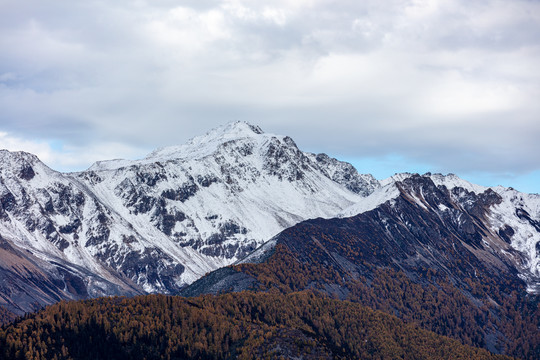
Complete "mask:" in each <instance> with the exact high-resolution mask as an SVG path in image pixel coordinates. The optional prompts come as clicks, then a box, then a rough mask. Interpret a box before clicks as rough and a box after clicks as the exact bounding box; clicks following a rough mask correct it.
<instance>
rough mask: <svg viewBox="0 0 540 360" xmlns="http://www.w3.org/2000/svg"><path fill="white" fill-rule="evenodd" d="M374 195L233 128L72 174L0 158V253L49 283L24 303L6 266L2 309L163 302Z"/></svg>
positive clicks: (322, 158) (329, 167)
mask: <svg viewBox="0 0 540 360" xmlns="http://www.w3.org/2000/svg"><path fill="white" fill-rule="evenodd" d="M379 186H380V185H379V182H378V181H377V180H375V179H374V178H373V177H372V176H371V175H361V174H358V172H357V171H356V170H355V169H354V168H353V167H352V166H351V165H350V164H347V163H344V162H340V161H338V160H336V159H332V158H330V157H328V156H327V155H325V154H319V155H315V154H310V153H305V152H302V151H300V150H299V149H298V148H297V146H296V144H295V143H294V141H293V140H292V139H291V138H289V137H286V136H278V135H273V134H266V133H263V132H262V130H261V129H260V128H258V127H256V126H253V125H250V124H247V123H243V122H236V123H231V124H228V125H226V126H223V127H220V128H217V129H214V130H212V131H210V132H209V133H207V134H206V135H203V136H200V137H196V138H194V139H192V140H190V141H189V142H188V143H187V144H184V145H180V146H173V147H168V148H164V149H160V150H157V151H154V152H153V153H151V154H150V155H148V156H147V157H146V158H144V159H142V160H135V161H128V160H112V161H103V162H98V163H96V164H94V165H93V166H92V167H91V168H89V169H88V170H87V171H84V172H79V173H70V174H62V173H59V172H56V171H53V170H51V169H49V168H48V167H47V166H45V165H44V164H43V163H41V162H40V161H39V159H37V157H35V156H34V155H31V154H27V153H20V152H19V153H12V152H8V151H5V150H4V151H1V152H0V235H1V236H2V239H3V241H4V242H5V244H6V246H5V247H6V248H8V247H9V248H10V249H12V250H10V252H9V253H8V252H5V253H3V254H4V255H5V257H6V258H8V257H9V258H12V257H13V254H14V253H16V254H19V255H20V256H22V255H21V254H23V255H24V256H23V257H25V258H26V257H31V261H32V263H33V264H35V267H36V269H42V268H44V266H43V264H48V265H47V269H48V270H47V271H46V272H45V273H44V274H42V275H43V277H44V278H46V279H47V281H50V282H51V283H52V284H55V285H54V286H53V287H54V291H53V290H51V293H54V295H51V296H49V297H42V298H39V297H36V296H33V295H31V294H28V290H27V289H24V288H23V287H21V286H19V284H18V281H19V280H20V279H19V278H17V276H18V275H20V274H17V268H16V266H15V267H11V268H10V267H8V266H7V265H6V266H3V265H2V266H3V267H2V269H1V270H2V271H4V272H5V273H6V274H8V273H9V274H10V276H11V277H12V278H13V280H12V281H4V283H3V284H0V287H1V288H0V290H1V294H2V296H3V297H4V298H5V299H4V304H7V305H11V306H12V308H13V309H15V310H19V311H20V310H28V309H30V308H31V306H30V303H31V302H32V301H31V300H32V299H33V300H34V301H36V302H37V303H50V302H52V301H50V299H58V298H78V297H85V296H98V295H110V294H131V293H137V292H164V293H173V292H175V291H177V290H178V289H180V288H181V287H182V286H184V285H186V284H189V283H191V282H193V281H194V280H196V279H198V278H200V277H201V276H202V275H204V274H205V273H207V272H209V271H212V270H215V269H217V268H218V267H222V266H225V265H228V264H231V263H233V262H235V261H237V260H238V259H240V258H242V257H244V256H245V255H247V254H248V253H250V252H251V251H252V250H254V249H255V248H257V247H258V246H259V245H261V244H262V243H263V242H265V241H266V240H267V239H269V238H270V237H272V236H274V235H275V234H277V233H278V232H279V231H281V230H283V229H285V228H287V227H289V226H292V225H294V224H296V223H298V222H300V221H302V220H305V219H308V218H317V217H324V218H331V217H334V216H336V215H337V214H338V213H339V212H341V211H343V210H344V209H345V208H347V207H349V206H350V205H352V204H355V203H357V202H359V201H361V200H362V199H363V198H364V197H365V196H366V195H368V194H370V193H372V192H373V191H374V190H375V189H376V188H378V187H379ZM8 263H9V262H8V261H7V260H4V263H3V264H8ZM40 264H41V265H40ZM0 265H1V264H0ZM36 271H37V270H36ZM16 275H17V276H16ZM6 276H7V275H6ZM32 276H33V275H32V274H29V275H28V276H27V280H28V278H31V277H32ZM5 278H6V279H7V277H5ZM71 278H76V279H77V284H78V285H77V287H76V288H77V291H75V290H74V287H73V286H70V285H69V284H68V282H69V281H67V280H66V279H71ZM50 287H51V286H49V287H48V288H50ZM16 294H18V295H16ZM15 298H25V299H28V300H27V301H26V302H20V301H19V304H15V302H14V300H13V299H15ZM0 305H1V303H0Z"/></svg>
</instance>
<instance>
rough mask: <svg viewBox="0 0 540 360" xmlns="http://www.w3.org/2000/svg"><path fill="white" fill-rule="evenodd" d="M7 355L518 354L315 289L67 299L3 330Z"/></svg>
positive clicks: (1, 345)
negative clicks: (462, 339) (447, 334)
mask: <svg viewBox="0 0 540 360" xmlns="http://www.w3.org/2000/svg"><path fill="white" fill-rule="evenodd" d="M0 349H1V350H0V358H2V359H187V358H189V359H229V358H238V359H274V358H295V357H298V356H302V358H304V359H510V358H509V357H506V356H500V355H493V354H491V353H489V352H488V351H487V350H484V349H478V348H473V347H470V346H466V345H463V344H461V343H460V342H459V341H457V340H453V339H450V338H447V337H443V336H440V335H436V334H435V333H433V332H429V331H426V330H422V329H420V328H419V327H418V326H417V325H415V324H413V323H406V322H403V321H402V320H400V319H398V318H396V317H394V316H391V315H388V314H385V313H383V312H380V311H374V310H371V309H369V308H366V307H364V306H361V305H359V304H357V303H352V302H348V301H339V300H335V299H330V298H327V297H324V296H318V295H317V294H316V293H314V292H311V291H303V292H295V293H291V294H286V295H284V294H280V293H278V292H274V291H272V292H269V293H254V292H240V293H231V294H223V295H219V296H214V295H205V296H199V297H195V298H183V297H174V296H164V295H147V296H139V297H135V298H122V297H114V298H99V299H93V300H87V301H78V302H60V303H57V304H55V305H52V306H49V307H47V308H46V309H44V310H42V311H39V312H38V313H34V314H29V315H27V316H25V317H24V318H20V319H18V320H17V321H16V322H15V323H14V324H12V325H10V326H5V327H3V328H2V329H1V330H0Z"/></svg>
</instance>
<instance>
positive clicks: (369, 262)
mask: <svg viewBox="0 0 540 360" xmlns="http://www.w3.org/2000/svg"><path fill="white" fill-rule="evenodd" d="M383 185H384V186H383V187H382V188H381V189H379V190H376V191H375V192H374V193H373V194H372V195H370V196H369V197H367V198H366V199H365V202H364V203H359V204H358V205H355V206H354V207H353V208H352V209H349V210H346V211H345V214H350V213H351V212H352V213H355V212H356V211H358V210H359V209H360V208H362V210H367V209H369V208H370V209H371V210H367V211H365V212H362V213H360V214H357V215H355V216H352V217H344V218H340V219H328V220H325V219H314V220H308V221H305V222H302V223H300V224H298V225H296V226H293V227H291V228H288V229H286V230H284V231H283V232H281V233H280V234H279V235H277V236H276V237H274V238H273V239H272V240H271V241H270V242H268V243H267V244H265V245H264V246H262V247H261V248H259V249H258V250H257V251H255V252H254V253H253V254H251V255H250V256H249V257H247V258H246V259H244V260H243V261H242V262H241V263H238V264H236V265H234V266H232V267H229V268H227V269H223V270H219V271H217V272H215V273H212V274H210V275H208V276H207V277H205V278H203V279H201V280H199V281H197V282H195V283H194V284H193V285H191V286H190V287H189V288H187V289H185V290H184V291H183V292H182V294H184V295H188V296H191V295H196V294H201V293H219V292H228V291H240V290H245V289H252V290H258V291H269V290H270V289H277V290H279V291H281V292H284V293H288V292H291V291H299V290H303V289H311V288H316V289H319V290H321V291H324V292H326V293H328V294H331V295H333V296H336V297H339V298H341V299H349V300H353V301H358V302H361V303H363V304H365V305H369V306H371V307H374V308H377V309H381V310H384V311H387V312H390V313H393V314H396V315H398V316H399V317H401V318H403V319H405V320H408V321H414V322H416V323H418V324H420V325H421V326H423V327H424V328H426V329H429V330H432V331H435V332H437V333H440V334H444V335H448V336H452V337H455V338H458V339H460V340H461V341H463V342H464V343H466V344H472V345H476V346H481V347H486V348H488V349H489V350H491V351H495V352H502V353H506V354H510V355H516V356H520V357H524V358H530V359H535V358H538V356H540V338H539V336H538V334H539V333H538V323H539V321H540V307H539V301H538V296H537V295H536V294H535V289H537V287H538V284H539V280H538V272H537V268H536V267H534V264H535V261H536V260H537V255H536V254H531V253H530V251H529V249H530V248H531V247H533V248H534V246H535V244H536V242H537V241H538V240H539V232H538V229H536V227H535V224H536V221H538V220H537V219H538V213H537V212H534V210H535V209H537V208H535V204H537V201H538V197H537V196H528V195H525V194H519V193H516V192H515V191H513V190H509V189H508V190H504V189H497V191H499V192H497V191H495V190H493V189H489V188H480V187H476V186H474V185H472V184H469V183H467V182H464V181H462V180H460V179H459V178H457V177H455V176H452V175H450V176H447V177H443V176H440V175H430V174H427V175H425V176H419V175H412V174H406V175H402V176H399V177H398V178H395V179H390V180H389V181H387V183H386V184H384V183H383ZM366 204H367V205H366ZM523 239H525V241H523Z"/></svg>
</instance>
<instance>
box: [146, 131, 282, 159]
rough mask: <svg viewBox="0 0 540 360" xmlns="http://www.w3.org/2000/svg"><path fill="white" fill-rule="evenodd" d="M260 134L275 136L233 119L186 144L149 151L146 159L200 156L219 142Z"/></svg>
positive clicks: (210, 150) (211, 151)
mask: <svg viewBox="0 0 540 360" xmlns="http://www.w3.org/2000/svg"><path fill="white" fill-rule="evenodd" d="M261 136H264V137H267V136H275V135H273V134H265V133H264V132H263V131H262V130H261V128H260V127H259V126H257V125H252V124H250V123H248V122H245V121H234V122H230V123H228V124H225V125H221V126H218V127H216V128H214V129H212V130H210V131H209V132H207V133H206V134H204V135H200V136H196V137H194V138H192V139H190V140H189V141H188V142H187V143H186V144H183V145H173V146H168V147H164V148H161V149H157V150H155V151H153V152H151V153H150V154H149V155H148V156H147V157H146V160H153V161H156V160H159V159H171V158H202V157H205V156H207V155H210V154H212V153H213V152H214V151H215V150H216V149H217V148H218V147H219V146H220V145H221V144H223V143H225V142H229V141H234V140H241V139H250V138H251V139H256V138H260V137H261Z"/></svg>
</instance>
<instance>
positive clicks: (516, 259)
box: [339, 173, 540, 293]
mask: <svg viewBox="0 0 540 360" xmlns="http://www.w3.org/2000/svg"><path fill="white" fill-rule="evenodd" d="M411 178H412V179H415V178H423V179H429V180H430V181H431V182H432V183H433V184H434V185H435V186H436V187H437V189H439V190H440V189H445V190H444V191H447V192H448V194H449V199H448V200H449V201H450V203H446V202H439V203H437V202H433V201H432V202H430V201H429V198H430V197H431V198H432V197H433V194H432V191H430V190H429V189H427V188H426V187H424V186H416V187H411V186H409V187H408V188H407V184H411V183H414V181H413V180H411ZM406 180H407V181H406ZM380 184H381V187H380V188H377V189H376V190H375V191H373V192H372V193H371V194H370V195H369V196H367V197H366V198H365V199H363V200H362V201H360V202H358V203H357V204H354V205H352V206H351V207H349V208H347V209H346V210H344V211H343V212H342V213H340V214H339V217H342V218H345V217H349V216H355V215H357V214H361V213H363V212H366V211H369V210H372V209H375V208H377V207H378V206H379V205H382V204H383V203H385V202H389V203H391V204H392V203H395V199H396V198H398V197H399V196H402V195H403V194H404V193H407V194H408V196H409V197H410V198H411V199H412V200H413V201H414V202H416V203H417V204H418V205H419V206H421V207H422V208H424V209H426V210H429V211H433V212H436V213H437V214H438V216H442V217H449V218H453V222H454V223H456V224H457V225H459V226H468V225H466V223H467V221H468V220H467V218H466V217H464V216H463V212H464V211H465V212H469V211H471V209H476V210H478V209H477V208H479V207H480V206H482V207H485V209H482V210H481V212H482V216H478V218H476V219H475V221H477V222H480V223H481V224H482V225H483V227H484V228H485V230H486V233H485V234H484V235H483V239H482V244H483V246H484V247H486V248H488V249H489V251H490V252H492V253H497V255H498V256H500V257H501V258H503V259H505V260H506V261H509V262H510V263H512V264H513V266H515V267H516V269H518V271H519V274H520V277H521V278H522V279H523V280H525V281H526V282H527V284H528V291H529V292H532V293H538V292H540V195H538V194H526V193H521V192H519V191H516V190H515V189H513V188H506V187H503V186H496V187H485V186H480V185H476V184H472V183H470V182H468V181H466V180H463V179H461V178H459V177H458V176H456V175H454V174H448V175H442V174H431V173H427V174H424V175H423V176H421V177H418V175H417V174H410V173H402V174H396V175H395V176H392V177H390V178H388V179H385V180H382V181H381V182H380ZM486 194H489V197H490V198H492V202H491V203H489V204H478V199H479V198H481V197H482V196H486ZM476 210H475V211H476ZM478 211H480V210H478Z"/></svg>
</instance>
